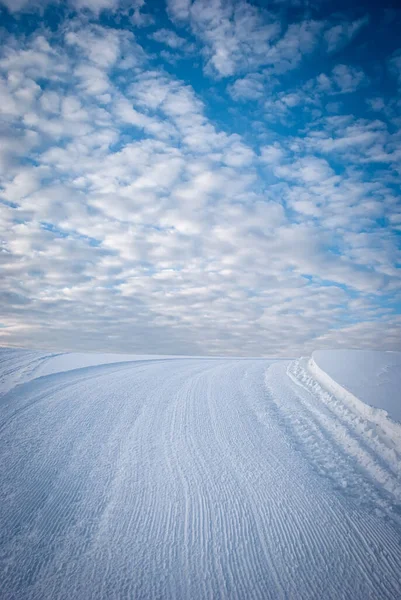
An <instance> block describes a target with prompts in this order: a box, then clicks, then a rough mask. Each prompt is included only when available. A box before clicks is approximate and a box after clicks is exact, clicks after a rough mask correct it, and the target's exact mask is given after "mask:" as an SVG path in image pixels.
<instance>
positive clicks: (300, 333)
mask: <svg viewBox="0 0 401 600" xmlns="http://www.w3.org/2000/svg"><path fill="white" fill-rule="evenodd" d="M97 7H98V9H99V10H100V8H99V7H100V5H99V4H97ZM136 8H138V10H139V9H141V8H142V9H143V8H144V5H143V3H137V5H136ZM201 9H202V10H201ZM124 10H125V9H124ZM169 10H170V14H171V15H174V17H175V19H176V20H177V23H179V22H182V20H184V21H185V23H184V25H189V27H191V28H192V29H193V30H194V31H195V32H196V34H197V35H198V36H199V39H200V40H201V41H202V42H203V43H204V44H205V50H204V51H205V59H206V62H207V64H208V65H209V66H208V69H209V70H210V71H211V72H212V71H213V72H214V73H215V74H216V73H219V74H220V75H223V74H225V73H226V74H227V73H233V74H234V73H238V72H239V71H241V70H244V71H245V70H247V69H248V68H249V70H250V71H251V73H249V74H248V75H244V76H243V77H241V78H240V79H237V80H236V81H234V82H232V81H230V84H231V88H230V90H231V94H232V96H233V97H237V98H243V99H245V98H254V99H256V100H258V99H259V98H261V99H262V102H260V104H259V106H260V107H261V110H265V111H266V110H267V109H268V104H267V103H266V100H269V101H270V109H271V111H272V112H273V111H274V110H275V111H276V112H277V113H280V114H281V115H282V118H283V119H286V120H287V121H288V119H289V115H290V114H291V111H292V110H294V109H296V110H298V109H301V108H302V107H310V106H312V107H313V108H318V107H319V106H320V104H319V103H321V102H322V100H321V98H322V97H323V96H324V94H323V92H322V91H320V92H319V94H318V93H317V91H316V88H317V84H316V81H314V83H313V90H312V87H311V88H310V89H309V90H306V89H303V88H302V86H298V89H282V88H280V89H277V91H274V92H273V91H272V87H271V86H270V87H269V78H271V77H272V73H273V72H276V73H282V72H284V71H285V70H286V69H290V68H294V67H295V66H296V65H297V64H299V63H300V61H301V60H302V57H303V56H304V54H305V53H307V52H311V51H312V50H313V49H314V47H315V44H316V39H318V38H319V36H320V32H321V25H320V24H319V23H315V22H313V21H306V22H304V23H297V24H295V25H296V26H294V27H289V28H287V29H285V27H283V30H282V32H281V37H280V36H279V35H278V27H279V26H278V25H277V23H275V22H271V21H269V19H270V15H269V14H268V13H265V12H263V11H261V10H260V9H257V8H256V7H255V6H253V5H252V6H251V5H250V4H247V3H245V2H236V3H220V2H217V1H215V2H212V3H208V4H206V3H205V2H200V1H199V0H197V1H196V2H194V3H189V2H187V3H185V2H181V3H179V2H177V1H176V2H170V5H169ZM95 11H96V7H95ZM202 11H204V12H202ZM124 15H125V17H127V15H128V17H127V18H129V13H124ZM92 18H93V17H92V16H88V15H86V17H84V16H82V15H81V16H80V17H79V19H81V20H79V19H78V18H76V19H75V20H74V21H73V22H72V23H69V24H64V27H63V28H61V30H60V31H61V32H63V33H64V34H65V36H66V40H67V42H68V43H66V45H65V46H63V45H62V43H61V41H60V39H59V38H58V37H57V36H58V35H60V33H57V32H56V33H54V32H53V33H51V32H46V31H44V32H43V33H42V34H41V35H33V36H31V37H29V36H28V37H24V38H20V39H16V38H13V37H10V38H8V39H7V40H6V43H5V44H4V46H3V48H2V49H1V54H0V77H1V79H0V83H1V95H2V102H1V104H0V110H1V111H2V125H1V129H0V136H1V146H0V148H1V149H0V166H1V170H0V173H1V176H2V179H1V196H2V203H1V204H0V223H1V227H2V240H3V245H2V246H1V259H2V269H3V273H4V275H5V276H4V282H5V284H4V294H5V295H4V296H2V298H3V299H4V302H3V313H4V316H2V323H4V325H5V327H2V328H1V329H0V336H1V338H2V339H5V340H6V341H7V342H8V343H14V344H23V345H30V344H32V345H38V344H43V345H44V346H46V345H47V344H50V342H51V344H52V345H53V346H54V347H58V348H60V349H62V348H69V347H70V348H71V347H74V348H75V349H77V348H78V346H80V347H81V348H83V349H97V350H99V349H103V348H104V349H108V350H117V351H131V352H135V351H138V352H141V351H142V352H171V353H176V352H184V353H185V352H188V353H192V354H194V353H206V354H207V353H212V354H221V353H227V354H229V353H231V354H248V355H250V354H256V355H260V354H270V355H271V354H286V353H288V352H289V349H290V351H291V353H293V354H295V353H298V352H299V353H300V352H303V351H305V350H306V349H307V348H313V347H315V346H316V345H319V344H320V345H323V346H324V345H326V344H329V345H330V344H331V345H336V344H341V332H343V334H344V335H346V337H347V339H349V340H353V341H355V340H358V339H360V340H362V343H363V344H366V345H369V344H371V343H379V342H377V340H378V339H379V334H378V332H380V330H383V331H384V332H385V334H384V340H385V341H383V342H380V343H383V344H389V345H391V346H395V345H397V344H398V346H399V341H398V342H396V340H395V336H393V334H392V332H391V328H392V327H393V328H394V330H396V328H397V327H398V328H399V322H398V321H397V320H396V318H395V317H394V316H393V315H392V313H391V311H390V312H387V313H385V312H380V311H379V309H378V304H379V303H380V300H381V299H382V298H384V296H383V294H385V293H387V292H388V293H390V292H395V291H396V290H398V288H399V277H398V274H397V270H396V265H397V264H398V261H399V260H400V256H399V250H398V248H397V244H396V238H395V234H394V233H391V232H390V233H389V231H387V230H384V229H383V228H382V227H380V226H379V225H378V224H377V223H380V221H382V220H383V219H388V221H389V223H390V225H391V227H392V230H391V231H392V232H394V231H396V232H397V231H399V228H400V223H401V220H400V216H399V212H400V211H399V209H398V208H397V207H398V200H397V198H396V194H395V193H394V190H393V187H394V183H396V182H397V181H398V180H397V179H395V169H396V165H399V164H400V154H399V151H398V149H397V141H399V134H398V133H396V132H395V129H396V127H395V125H394V124H393V127H392V129H390V128H389V127H388V126H387V124H386V123H385V121H384V120H383V121H382V120H373V121H371V120H368V119H356V118H355V117H353V116H352V115H346V116H344V115H342V116H334V117H331V118H317V117H316V118H315V121H314V122H313V123H312V125H310V124H309V125H308V124H305V125H304V126H303V127H302V128H300V127H298V132H297V135H296V136H294V137H291V136H290V135H287V136H284V137H280V135H279V128H277V131H276V130H275V129H274V128H273V127H271V128H268V127H266V128H265V129H263V130H261V131H262V133H261V134H260V138H258V137H256V136H255V135H252V133H253V132H252V131H248V130H247V128H246V127H243V135H240V134H239V133H236V129H237V127H236V123H235V122H234V124H233V125H232V126H231V128H230V127H229V125H228V123H229V122H230V121H227V122H225V121H223V123H224V128H223V125H221V124H217V122H216V121H214V120H212V119H211V118H210V111H209V108H210V107H209V106H208V105H207V104H206V103H205V100H202V99H201V98H200V96H199V95H198V94H197V93H196V92H195V90H194V89H193V87H192V86H191V85H189V84H188V83H185V82H183V81H180V80H179V79H177V78H175V77H173V76H171V75H169V74H168V73H167V72H166V71H163V70H162V69H161V68H160V67H158V68H153V67H151V66H150V65H151V60H152V59H151V57H148V56H146V55H145V52H144V51H143V50H142V48H140V46H139V45H138V41H137V39H135V38H134V37H133V35H132V33H130V32H128V31H123V30H122V29H121V28H120V27H118V28H116V29H114V28H112V27H102V26H100V25H99V24H97V25H93V24H91V23H90V21H91V19H92ZM187 21H188V22H187ZM207 30H208V31H207ZM164 35H165V34H164V33H163V36H164ZM247 38H251V39H252V41H251V42H250V43H248V42H249V40H247ZM174 43H175V44H177V43H178V44H180V43H181V42H177V40H176V41H175V42H173V44H174ZM262 64H263V65H265V67H264V70H263V71H262V69H259V67H260V65H262ZM166 70H167V68H166ZM328 78H329V79H330V82H331V83H330V86H331V87H330V89H331V90H332V91H331V92H330V93H334V90H337V92H336V93H340V92H341V91H342V92H343V93H344V94H345V92H346V91H347V90H348V91H349V90H350V89H351V88H354V87H355V82H356V81H358V74H357V73H356V71H354V70H353V69H352V68H351V67H344V66H343V68H342V69H341V68H340V69H337V68H336V69H334V70H333V71H332V72H330V73H329V75H328ZM361 83H362V80H361V79H359V84H361ZM216 87H218V84H216ZM267 89H269V90H270V92H271V95H270V97H269V98H265V96H264V94H265V93H266V90H267ZM208 93H210V94H212V93H214V90H213V89H212V90H211V91H210V90H207V93H206V94H205V96H204V98H207V97H208ZM315 93H316V94H317V95H318V96H319V98H315V97H314V94H315ZM256 106H257V105H256V104H252V107H253V108H254V109H255V110H256V108H255V107H256ZM223 108H224V110H225V108H226V107H225V106H223ZM240 108H241V111H243V109H244V105H241V107H240ZM231 116H232V117H233V119H232V120H233V121H235V118H236V113H234V112H233V114H232V115H231ZM251 117H252V118H251V123H252V124H254V122H253V121H252V119H253V115H251ZM383 119H384V117H383ZM238 130H239V128H238ZM259 139H260V140H261V143H260V147H259V148H258V141H259ZM397 153H398V154H397ZM373 159H374V160H376V161H377V160H380V161H381V163H380V164H381V165H382V166H383V170H382V171H380V173H379V174H377V173H373V172H372V174H370V172H369V171H368V170H364V164H365V162H364V161H367V160H373ZM393 172H394V173H393ZM390 176H391V177H392V178H391V177H390ZM390 225H389V227H390ZM350 289H351V290H352V294H351V293H350V292H349V290H350ZM354 297H355V298H357V299H358V300H359V299H360V300H361V301H360V302H359V303H358V302H356V301H351V299H352V298H354ZM375 299H378V302H375ZM372 307H373V308H372ZM28 310H29V327H28V326H25V324H26V323H27V321H28V318H27V314H28V313H27V311H28ZM375 311H376V312H375ZM116 316H117V318H116ZM368 319H371V320H372V322H371V323H368V322H367V320H368ZM351 321H353V322H359V325H358V326H355V327H354V328H353V329H352V328H349V327H348V326H346V327H345V324H348V323H349V322H351ZM373 321H374V322H373ZM334 328H336V331H334ZM77 331H78V332H79V336H77V334H76V332H77ZM397 331H398V330H397ZM336 332H337V333H336ZM338 332H340V333H338ZM358 336H359V337H358Z"/></svg>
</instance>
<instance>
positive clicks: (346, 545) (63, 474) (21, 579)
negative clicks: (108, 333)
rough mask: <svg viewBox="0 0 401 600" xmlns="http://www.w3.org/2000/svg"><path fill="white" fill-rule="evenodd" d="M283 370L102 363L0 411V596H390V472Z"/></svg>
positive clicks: (202, 363)
mask: <svg viewBox="0 0 401 600" xmlns="http://www.w3.org/2000/svg"><path fill="white" fill-rule="evenodd" d="M287 367H288V364H287V363H286V362H284V361H283V362H269V361H266V360H234V359H232V360H209V359H174V360H172V359H170V360H163V359H159V360H154V361H151V360H147V361H138V362H135V363H120V364H119V363H116V364H110V365H103V366H93V367H86V368H83V369H77V370H72V371H69V372H65V373H59V374H53V375H48V376H45V377H40V378H37V379H36V380H33V381H30V382H28V383H25V384H22V385H20V386H18V387H15V388H14V389H13V390H11V391H10V392H8V394H6V395H5V396H3V398H1V400H0V415H1V419H0V469H1V484H0V485H1V498H0V536H1V538H0V561H1V564H0V578H1V581H0V589H1V595H2V598H4V599H18V600H22V599H27V598H29V599H47V598H48V599H52V600H55V599H64V598H65V599H67V598H68V599H76V598H78V599H81V598H85V599H96V600H97V599H113V598H115V599H125V598H126V599H131V598H132V599H135V600H136V599H146V600H147V599H173V598H174V599H183V600H189V599H191V600H197V599H209V598H210V599H220V598H229V599H244V600H245V599H254V598H255V599H258V598H260V599H263V600H268V599H270V598H271V599H272V600H273V599H274V600H277V599H281V598H282V599H303V598H305V599H308V600H309V599H311V598H315V599H320V598H325V599H331V598H333V599H334V598H335V599H336V600H337V599H339V598H344V599H345V598H353V599H359V598H360V599H363V600H365V599H366V598H370V599H371V598H377V599H385V598H399V597H400V596H401V581H400V564H401V546H400V541H401V537H400V534H401V528H400V525H399V521H398V518H397V512H396V510H394V509H395V508H396V507H397V501H398V500H397V489H396V483H397V482H396V474H394V473H392V471H391V468H390V466H389V465H388V464H387V463H386V462H385V461H381V458H380V456H379V455H378V454H377V453H376V454H375V452H376V450H375V448H373V449H370V448H365V446H364V440H363V439H362V438H361V439H358V436H357V434H354V433H352V436H353V437H352V440H353V444H352V445H351V446H349V445H348V442H347V443H346V444H343V440H344V437H343V436H340V435H339V434H338V435H336V429H335V425H334V423H335V420H334V417H333V416H330V415H327V414H325V413H324V410H323V409H322V411H323V412H321V413H320V412H319V410H320V409H319V406H318V404H317V403H316V402H314V400H313V398H312V396H310V395H308V394H309V392H308V391H307V390H303V389H301V388H300V387H299V386H298V385H297V384H296V382H294V381H292V380H291V379H290V378H289V376H288V375H287ZM337 433H338V432H337ZM348 435H350V436H351V433H348ZM357 448H360V450H361V452H365V453H370V454H369V457H370V460H371V461H376V463H377V464H378V465H379V466H380V468H381V469H382V470H383V472H384V474H385V475H386V474H387V475H388V479H386V480H385V482H388V481H390V482H393V483H394V486H395V487H394V488H392V487H389V489H387V488H385V487H383V486H382V485H381V483H380V481H379V480H377V479H376V478H375V477H372V472H371V470H369V468H365V467H366V466H367V467H371V462H368V463H366V464H365V463H360V462H359V461H358V457H359V454H358V452H357Z"/></svg>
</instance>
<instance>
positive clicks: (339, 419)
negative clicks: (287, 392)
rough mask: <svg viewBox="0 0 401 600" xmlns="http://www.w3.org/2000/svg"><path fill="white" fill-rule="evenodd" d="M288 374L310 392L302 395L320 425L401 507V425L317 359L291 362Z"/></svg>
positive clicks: (396, 504) (393, 501)
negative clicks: (354, 392) (336, 378)
mask: <svg viewBox="0 0 401 600" xmlns="http://www.w3.org/2000/svg"><path fill="white" fill-rule="evenodd" d="M287 374H288V376H289V377H290V378H291V379H292V381H294V383H296V384H297V385H298V386H300V387H301V388H303V389H304V390H305V391H306V392H308V394H304V395H302V396H301V397H300V400H301V402H302V404H303V405H304V406H307V407H308V409H309V410H310V411H311V412H312V413H313V415H314V416H315V418H316V419H317V420H318V422H319V426H320V427H321V428H322V429H324V430H326V431H327V432H328V433H329V434H330V435H331V436H332V438H333V439H334V440H335V441H336V443H337V444H338V445H339V446H341V447H342V448H344V451H345V452H346V453H347V454H348V455H351V456H352V457H353V458H354V459H355V461H356V462H357V464H359V466H360V467H361V468H362V469H363V470H364V471H365V473H366V474H368V476H369V477H370V478H371V479H372V480H373V481H375V482H376V483H377V485H378V486H380V487H381V488H382V489H383V490H385V491H386V492H387V494H388V495H389V496H390V498H391V499H392V501H391V505H392V506H393V509H394V505H395V506H401V442H400V440H401V437H400V430H401V428H400V427H399V425H398V424H397V423H394V422H392V421H390V419H388V418H387V414H386V412H385V411H383V410H380V409H375V408H372V407H369V406H367V405H366V404H364V403H363V402H361V401H360V400H359V399H358V398H356V397H354V396H353V395H352V394H351V393H350V392H348V391H347V390H345V389H344V388H342V387H341V386H340V385H339V384H337V383H336V382H334V381H333V380H332V379H331V378H330V377H329V376H328V375H327V374H326V373H324V372H323V371H322V370H321V369H320V368H319V367H318V366H317V365H316V363H315V361H314V360H313V358H310V359H308V358H301V359H299V360H295V361H293V362H292V363H290V364H289V365H288V368H287Z"/></svg>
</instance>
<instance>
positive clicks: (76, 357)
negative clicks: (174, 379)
mask: <svg viewBox="0 0 401 600" xmlns="http://www.w3.org/2000/svg"><path fill="white" fill-rule="evenodd" d="M160 358H169V357H166V356H155V355H152V356H150V355H135V354H110V353H99V354H88V353H83V352H68V353H61V354H54V353H49V352H39V351H34V350H24V349H21V348H0V395H2V394H5V393H7V392H8V391H10V390H11V389H13V388H14V387H15V386H16V385H20V384H22V383H27V382H28V381H32V380H33V379H36V378H37V377H44V376H46V375H53V374H54V373H65V372H66V371H72V370H74V369H83V368H85V367H96V366H100V365H108V364H114V363H121V362H132V361H138V360H152V359H153V360H154V359H160Z"/></svg>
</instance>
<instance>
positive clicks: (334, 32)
mask: <svg viewBox="0 0 401 600" xmlns="http://www.w3.org/2000/svg"><path fill="white" fill-rule="evenodd" d="M368 23H369V17H368V16H367V15H365V16H364V17H361V18H360V19H357V20H356V21H343V22H342V23H339V24H337V25H334V26H333V27H330V28H329V29H328V30H327V31H326V32H325V34H324V38H325V40H326V43H327V49H328V51H329V52H334V51H336V50H339V49H340V48H343V47H344V46H345V45H346V44H348V43H349V42H350V41H351V40H352V39H353V38H354V37H355V36H356V35H357V33H358V32H359V31H360V30H361V29H362V28H363V27H365V26H366V25H367V24H368Z"/></svg>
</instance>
